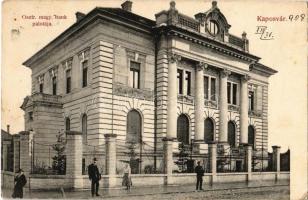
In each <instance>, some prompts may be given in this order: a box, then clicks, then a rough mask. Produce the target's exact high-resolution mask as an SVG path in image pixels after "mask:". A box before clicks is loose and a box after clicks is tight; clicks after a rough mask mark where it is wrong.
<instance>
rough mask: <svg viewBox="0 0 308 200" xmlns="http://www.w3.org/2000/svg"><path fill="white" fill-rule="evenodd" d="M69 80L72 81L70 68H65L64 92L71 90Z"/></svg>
mask: <svg viewBox="0 0 308 200" xmlns="http://www.w3.org/2000/svg"><path fill="white" fill-rule="evenodd" d="M71 82H72V78H71V70H70V69H68V70H66V94H68V93H70V92H71Z"/></svg>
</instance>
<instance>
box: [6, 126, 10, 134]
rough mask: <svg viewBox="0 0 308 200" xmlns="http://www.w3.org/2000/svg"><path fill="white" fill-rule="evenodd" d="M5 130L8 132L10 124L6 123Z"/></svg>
mask: <svg viewBox="0 0 308 200" xmlns="http://www.w3.org/2000/svg"><path fill="white" fill-rule="evenodd" d="M6 132H8V133H10V125H9V124H8V125H6Z"/></svg>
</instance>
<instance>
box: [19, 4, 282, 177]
mask: <svg viewBox="0 0 308 200" xmlns="http://www.w3.org/2000/svg"><path fill="white" fill-rule="evenodd" d="M76 18H77V20H76V22H75V23H74V24H73V25H72V26H70V27H69V28H68V29H67V30H65V31H64V32H63V33H61V34H60V35H59V36H58V37H56V38H55V39H54V40H52V41H51V42H50V43H49V44H47V45H46V46H45V47H44V48H42V49H41V50H40V51H38V52H37V53H36V54H34V55H33V56H32V57H31V58H29V59H28V60H27V61H25V62H24V63H23V64H24V65H25V66H26V67H28V68H30V69H31V70H32V94H31V95H30V96H28V97H26V98H25V100H24V103H23V105H22V106H21V108H22V109H23V110H24V111H25V129H26V130H32V131H33V132H34V133H35V134H34V136H33V137H34V143H33V145H34V147H33V148H34V152H35V156H36V157H37V159H35V158H34V160H33V162H34V165H35V164H38V163H35V162H36V161H38V162H45V163H46V162H47V161H44V158H46V157H47V156H45V155H47V154H48V148H47V147H46V145H44V144H52V143H54V142H55V141H56V135H57V134H58V133H59V132H65V131H70V130H72V131H79V132H82V138H83V155H80V156H82V157H83V169H84V170H86V169H85V166H87V165H88V164H89V163H90V162H91V159H92V158H93V157H94V156H96V157H98V159H99V160H100V161H101V163H100V164H101V165H104V162H103V160H104V159H105V157H104V156H105V152H104V145H105V138H104V134H114V135H116V136H117V138H116V140H117V147H116V154H117V170H118V171H120V170H121V168H122V165H123V163H125V162H128V161H129V160H130V159H132V158H133V159H135V161H136V162H135V164H136V163H137V164H136V165H135V166H134V167H133V171H134V173H144V172H145V170H146V168H147V169H149V168H151V167H153V168H155V169H156V170H158V171H159V170H162V169H161V168H162V164H161V163H162V162H161V161H162V160H163V154H164V155H165V158H166V160H165V161H166V162H169V163H171V165H173V164H174V161H176V160H177V156H178V155H179V154H180V153H179V152H181V149H179V147H181V148H182V147H185V148H186V149H188V151H189V152H190V154H191V156H192V157H194V158H195V159H199V160H202V159H204V163H206V162H207V161H206V158H207V156H208V144H209V143H213V142H217V143H218V145H219V149H220V150H222V151H223V153H222V154H223V155H229V154H230V155H231V153H232V152H233V153H234V152H236V151H240V149H241V146H243V145H245V144H251V145H252V146H253V149H254V155H255V158H256V159H257V160H258V161H257V162H256V164H255V167H257V168H258V167H259V168H260V167H261V164H262V165H267V144H268V118H267V117H268V84H269V77H270V76H271V75H273V74H275V73H276V72H277V71H275V70H274V69H271V68H270V67H267V66H265V65H263V64H261V63H260V62H259V61H260V58H259V57H257V56H255V55H253V54H251V53H250V52H249V40H248V38H247V36H246V33H245V32H244V33H243V34H242V35H241V36H240V37H238V36H235V35H232V34H230V33H229V30H230V28H231V25H230V24H229V22H228V21H227V19H226V17H225V16H224V15H223V13H221V12H220V10H219V8H218V6H217V2H216V1H213V2H212V7H211V8H210V9H209V10H208V11H206V12H204V11H202V10H201V11H200V13H196V15H195V16H186V15H184V14H182V13H181V12H180V11H179V10H177V8H176V4H175V2H173V1H172V2H171V3H170V8H169V9H168V10H164V11H161V12H159V13H157V14H156V15H155V21H153V20H151V19H147V18H145V17H142V16H139V15H137V14H135V13H133V12H132V2H130V1H126V2H124V3H123V4H122V8H101V7H97V8H95V9H93V10H92V11H90V12H89V13H88V14H83V13H80V12H77V13H76ZM179 144H180V145H179ZM187 147H189V148H187ZM185 148H184V149H185ZM238 154H240V153H238ZM234 155H236V153H234ZM242 159H243V158H241V157H240V155H238V158H236V156H235V157H234V160H233V161H232V162H231V161H229V166H230V167H231V168H234V169H235V170H239V169H240V168H241V166H242V165H243V162H242ZM263 160H264V161H263ZM221 163H223V160H221ZM262 167H263V166H262ZM171 168H172V169H175V167H174V166H172V167H171ZM222 168H224V167H222Z"/></svg>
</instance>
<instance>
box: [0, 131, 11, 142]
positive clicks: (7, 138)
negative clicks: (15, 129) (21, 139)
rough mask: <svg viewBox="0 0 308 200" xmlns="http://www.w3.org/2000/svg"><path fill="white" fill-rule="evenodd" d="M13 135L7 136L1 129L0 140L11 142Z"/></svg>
mask: <svg viewBox="0 0 308 200" xmlns="http://www.w3.org/2000/svg"><path fill="white" fill-rule="evenodd" d="M12 138H13V135H11V134H9V133H8V132H7V131H5V130H3V129H1V140H12Z"/></svg>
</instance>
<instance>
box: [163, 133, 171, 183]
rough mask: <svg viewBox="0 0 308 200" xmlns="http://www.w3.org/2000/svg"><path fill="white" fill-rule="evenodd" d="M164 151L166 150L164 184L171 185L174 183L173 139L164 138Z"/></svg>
mask: <svg viewBox="0 0 308 200" xmlns="http://www.w3.org/2000/svg"><path fill="white" fill-rule="evenodd" d="M162 141H163V151H164V158H163V159H164V162H163V163H164V174H165V180H164V184H165V185H169V184H172V183H173V180H172V168H173V139H172V138H163V139H162Z"/></svg>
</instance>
